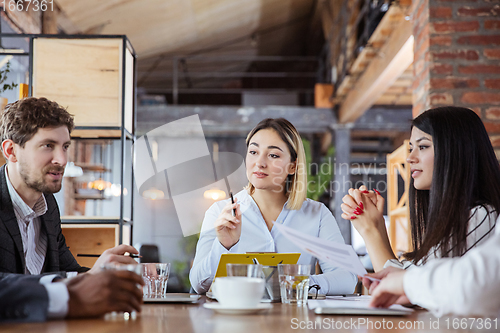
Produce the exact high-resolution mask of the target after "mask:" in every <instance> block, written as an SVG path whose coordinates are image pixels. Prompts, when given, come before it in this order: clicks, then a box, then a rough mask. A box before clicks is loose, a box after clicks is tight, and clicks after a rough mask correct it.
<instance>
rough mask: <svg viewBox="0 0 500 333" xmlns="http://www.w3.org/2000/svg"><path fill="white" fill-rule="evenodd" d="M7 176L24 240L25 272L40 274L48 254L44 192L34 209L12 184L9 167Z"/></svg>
mask: <svg viewBox="0 0 500 333" xmlns="http://www.w3.org/2000/svg"><path fill="white" fill-rule="evenodd" d="M5 178H6V179H7V187H8V189H9V194H10V199H11V200H12V206H13V208H14V213H15V214H16V219H17V223H18V225H19V230H20V231H21V238H22V240H23V252H24V253H23V254H24V259H25V262H26V267H25V269H24V273H25V274H32V275H36V274H40V273H41V271H42V268H43V264H44V262H45V255H46V254H47V234H46V233H45V230H44V229H43V228H42V221H41V219H40V216H41V215H43V214H45V213H46V212H47V202H46V201H45V197H44V196H43V194H42V195H41V196H40V198H39V199H38V201H37V202H36V203H35V205H34V206H33V209H32V208H31V207H30V206H28V205H27V204H26V203H25V202H24V200H23V199H22V198H21V197H20V196H19V194H18V193H17V191H16V190H15V189H14V186H12V183H11V182H10V179H9V174H8V172H7V168H5Z"/></svg>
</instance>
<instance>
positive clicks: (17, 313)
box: [0, 274, 49, 322]
mask: <svg viewBox="0 0 500 333" xmlns="http://www.w3.org/2000/svg"><path fill="white" fill-rule="evenodd" d="M39 280H40V276H39V275H38V276H34V275H19V274H10V275H7V276H5V277H4V278H3V279H1V280H0V322H3V321H7V322H27V321H45V320H46V319H47V309H48V307H49V299H48V295H47V290H46V289H45V287H44V286H43V285H41V284H40V283H39Z"/></svg>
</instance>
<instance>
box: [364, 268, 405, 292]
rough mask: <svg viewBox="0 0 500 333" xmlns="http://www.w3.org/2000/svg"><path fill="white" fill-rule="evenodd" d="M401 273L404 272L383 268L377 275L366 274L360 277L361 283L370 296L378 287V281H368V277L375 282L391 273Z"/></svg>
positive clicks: (400, 269)
mask: <svg viewBox="0 0 500 333" xmlns="http://www.w3.org/2000/svg"><path fill="white" fill-rule="evenodd" d="M401 271H404V269H402V268H396V267H392V266H389V267H387V268H384V269H383V270H381V271H379V272H377V273H369V274H366V275H364V276H362V277H361V278H362V282H363V286H365V288H366V289H368V292H369V293H370V294H372V293H373V290H374V289H375V288H376V287H377V286H378V285H379V283H380V281H376V280H372V279H369V278H368V277H371V278H374V279H377V280H382V279H384V278H385V277H386V276H387V275H389V274H391V273H397V272H401Z"/></svg>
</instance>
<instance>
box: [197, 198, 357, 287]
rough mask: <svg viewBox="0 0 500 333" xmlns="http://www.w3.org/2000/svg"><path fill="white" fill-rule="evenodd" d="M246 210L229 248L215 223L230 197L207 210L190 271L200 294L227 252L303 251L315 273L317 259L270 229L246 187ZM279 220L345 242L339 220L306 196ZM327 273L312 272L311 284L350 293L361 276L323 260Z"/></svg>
mask: <svg viewBox="0 0 500 333" xmlns="http://www.w3.org/2000/svg"><path fill="white" fill-rule="evenodd" d="M235 197H236V198H238V203H239V204H240V209H241V212H242V218H241V220H242V225H241V237H240V240H239V242H238V243H236V244H235V245H234V246H233V247H232V248H231V249H229V250H227V249H226V248H225V247H224V246H223V245H222V244H221V243H220V242H219V240H218V239H217V236H216V233H215V229H214V223H215V220H216V219H217V218H218V217H219V215H220V212H221V211H222V209H223V208H224V206H225V205H226V204H227V203H228V202H229V199H227V200H222V201H218V202H216V203H214V204H213V205H212V206H211V207H210V208H209V209H208V210H207V212H206V213H205V218H204V220H203V226H202V231H201V234H200V240H199V241H198V244H197V246H196V255H195V258H194V263H193V267H192V268H191V271H190V273H189V279H190V281H191V285H192V286H193V288H194V290H195V291H196V292H197V293H204V292H206V291H208V289H209V288H210V285H211V283H212V280H213V278H214V276H215V272H216V270H217V266H218V264H219V260H220V256H221V254H223V253H246V252H278V253H291V252H294V253H301V256H300V258H299V261H298V263H299V264H311V267H312V270H313V272H314V267H315V264H316V258H315V257H313V256H311V255H310V254H308V253H306V252H304V251H302V250H301V249H300V248H299V247H297V246H295V245H294V244H293V243H291V242H290V241H289V240H288V239H286V238H285V237H284V236H283V235H282V234H281V233H279V232H278V231H277V230H276V228H273V229H271V231H269V229H268V227H267V225H266V222H265V220H264V218H263V217H262V214H261V212H260V210H259V207H258V206H257V204H256V203H255V201H254V200H253V198H252V197H251V196H250V195H249V194H248V192H247V191H246V190H242V191H240V192H238V193H237V194H236V196H235ZM276 222H278V223H282V224H284V225H286V226H288V227H290V228H293V229H295V230H300V231H301V232H303V233H304V234H307V235H311V236H316V237H320V238H322V239H326V240H329V241H331V242H339V243H344V239H343V237H342V234H341V233H340V230H339V227H338V225H337V221H336V220H335V218H334V217H333V215H332V213H331V212H330V210H329V209H328V208H327V207H326V206H325V205H324V204H322V203H320V202H317V201H314V200H310V199H306V200H305V201H304V203H303V204H302V207H301V208H300V209H299V210H290V209H288V208H286V204H285V205H284V207H283V209H282V211H281V213H280V214H279V216H278V218H277V220H276ZM319 264H320V267H321V270H322V271H323V274H319V275H312V276H311V278H310V282H309V285H312V284H318V285H319V286H320V287H321V289H320V291H319V292H320V293H323V294H329V295H332V294H350V293H352V292H353V291H354V288H355V286H356V283H357V277H356V276H355V275H354V274H352V273H350V272H347V271H345V270H343V269H341V268H338V267H335V266H334V265H332V264H331V263H329V262H325V261H322V260H320V261H319Z"/></svg>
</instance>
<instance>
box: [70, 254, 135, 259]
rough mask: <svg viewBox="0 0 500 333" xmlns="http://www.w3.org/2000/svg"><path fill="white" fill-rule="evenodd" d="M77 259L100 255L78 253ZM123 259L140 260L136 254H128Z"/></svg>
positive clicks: (98, 255)
mask: <svg viewBox="0 0 500 333" xmlns="http://www.w3.org/2000/svg"><path fill="white" fill-rule="evenodd" d="M76 256H77V257H87V258H99V257H100V256H101V255H100V254H86V253H78V254H77V255H76ZM125 257H130V258H134V259H135V258H142V256H140V255H137V254H128V255H125Z"/></svg>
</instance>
